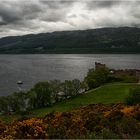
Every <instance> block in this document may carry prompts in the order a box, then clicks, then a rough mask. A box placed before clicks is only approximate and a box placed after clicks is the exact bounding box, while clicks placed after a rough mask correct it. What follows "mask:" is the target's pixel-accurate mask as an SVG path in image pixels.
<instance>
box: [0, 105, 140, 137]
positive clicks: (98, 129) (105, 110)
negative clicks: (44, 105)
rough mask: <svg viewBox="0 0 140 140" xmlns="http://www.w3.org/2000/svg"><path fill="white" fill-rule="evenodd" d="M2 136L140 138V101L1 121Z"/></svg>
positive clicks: (0, 132) (0, 133) (93, 106)
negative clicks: (135, 103)
mask: <svg viewBox="0 0 140 140" xmlns="http://www.w3.org/2000/svg"><path fill="white" fill-rule="evenodd" d="M0 138H5V139H21V138H22V139H56V138H57V139H68V138H70V139H76V138H100V139H103V138H126V139H128V138H137V139H138V138H140V104H137V105H133V106H128V105H125V104H115V105H103V104H95V105H94V104H92V105H88V106H84V107H82V108H79V109H76V110H73V111H70V112H52V113H49V114H47V115H46V116H45V117H44V118H31V119H24V120H17V121H14V122H12V123H11V124H7V125H6V124H4V123H3V122H2V121H0Z"/></svg>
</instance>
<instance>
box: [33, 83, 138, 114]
mask: <svg viewBox="0 0 140 140" xmlns="http://www.w3.org/2000/svg"><path fill="white" fill-rule="evenodd" d="M136 86H138V84H127V83H125V84H122V83H121V84H108V85H104V86H101V87H99V88H96V89H93V90H90V91H88V92H86V93H85V94H83V95H79V96H77V97H74V98H72V99H69V100H66V101H63V102H59V103H56V104H55V105H53V106H52V107H48V108H43V109H37V110H34V113H35V116H43V115H44V113H46V112H51V111H68V110H72V109H75V108H78V107H80V106H85V105H88V104H96V103H103V104H111V103H123V102H124V99H125V98H126V97H127V96H128V95H129V91H130V90H131V89H133V88H135V87H136Z"/></svg>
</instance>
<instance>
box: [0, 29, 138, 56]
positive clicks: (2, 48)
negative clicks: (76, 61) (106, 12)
mask: <svg viewBox="0 0 140 140" xmlns="http://www.w3.org/2000/svg"><path fill="white" fill-rule="evenodd" d="M139 38H140V28H133V27H120V28H119V27H118V28H101V29H90V30H77V31H61V32H53V33H42V34H36V35H33V34H30V35H24V36H15V37H4V38H1V39H0V54H26V53H28V54H30V53H59V54H62V53H69V54H72V53H140V42H139Z"/></svg>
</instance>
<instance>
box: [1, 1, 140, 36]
mask: <svg viewBox="0 0 140 140" xmlns="http://www.w3.org/2000/svg"><path fill="white" fill-rule="evenodd" d="M139 13H140V2H139V1H136V0H133V1H131V0H128V1H127V0H114V1H113V0H98V1H96V0H1V1H0V37H3V36H12V35H22V34H30V33H40V32H52V31H61V30H78V29H80V30H81V29H90V28H100V27H110V26H111V27H116V26H137V27H140V14H139Z"/></svg>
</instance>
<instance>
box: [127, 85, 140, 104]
mask: <svg viewBox="0 0 140 140" xmlns="http://www.w3.org/2000/svg"><path fill="white" fill-rule="evenodd" d="M125 102H126V104H128V105H135V104H139V103H140V86H138V87H137V88H135V89H133V90H131V91H130V94H129V96H128V97H127V98H126V99H125Z"/></svg>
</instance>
